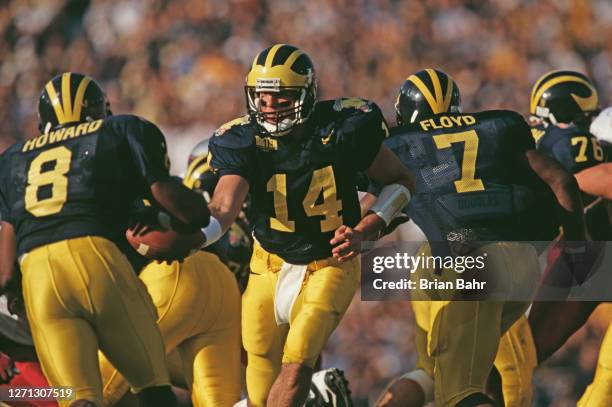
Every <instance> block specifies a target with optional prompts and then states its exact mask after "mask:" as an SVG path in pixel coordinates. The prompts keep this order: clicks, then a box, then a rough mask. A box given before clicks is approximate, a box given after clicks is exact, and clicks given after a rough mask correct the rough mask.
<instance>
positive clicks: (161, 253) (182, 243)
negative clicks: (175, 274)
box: [125, 229, 205, 260]
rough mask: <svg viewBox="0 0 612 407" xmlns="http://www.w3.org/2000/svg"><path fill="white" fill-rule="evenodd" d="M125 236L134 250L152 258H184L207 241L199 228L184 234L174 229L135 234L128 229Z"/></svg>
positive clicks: (152, 230)
mask: <svg viewBox="0 0 612 407" xmlns="http://www.w3.org/2000/svg"><path fill="white" fill-rule="evenodd" d="M125 237H126V238H127V240H128V242H130V245H131V246H132V247H133V248H134V250H136V251H137V252H138V253H139V254H140V255H142V256H144V257H146V258H148V259H152V260H182V259H183V258H185V257H187V256H189V255H190V254H193V253H195V252H196V251H197V250H198V249H199V248H200V247H201V246H202V245H203V244H204V241H205V238H204V235H203V234H202V232H200V231H199V230H198V231H196V232H193V233H190V234H183V233H178V232H175V231H173V230H157V229H151V230H149V231H147V232H146V233H144V234H139V235H135V234H134V230H133V229H128V230H126V232H125Z"/></svg>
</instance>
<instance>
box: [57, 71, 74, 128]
mask: <svg viewBox="0 0 612 407" xmlns="http://www.w3.org/2000/svg"><path fill="white" fill-rule="evenodd" d="M70 76H71V75H70V72H66V73H65V74H63V75H62V103H63V105H64V118H65V119H66V122H69V121H72V95H71V94H70ZM60 123H62V122H61V121H60Z"/></svg>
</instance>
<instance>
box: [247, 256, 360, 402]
mask: <svg viewBox="0 0 612 407" xmlns="http://www.w3.org/2000/svg"><path fill="white" fill-rule="evenodd" d="M359 264H360V263H359V259H358V258H355V259H352V260H350V261H348V262H345V263H338V262H337V261H336V260H334V259H333V258H328V259H324V260H317V261H313V262H311V263H310V264H309V265H308V268H307V271H306V277H305V278H304V282H303V283H302V287H301V290H300V292H299V295H298V296H297V298H296V300H295V303H294V305H293V308H292V310H291V317H290V321H289V324H283V325H280V326H279V325H277V323H276V320H275V317H274V296H275V290H276V283H277V281H278V274H279V271H280V269H281V267H282V265H283V260H282V259H281V258H280V257H278V256H276V255H274V254H271V253H268V252H266V251H265V250H264V249H263V248H261V246H259V245H257V244H255V247H254V250H253V257H252V258H251V273H252V274H251V275H250V276H249V284H248V286H247V288H246V291H245V292H244V294H243V296H242V341H243V344H244V348H245V350H246V351H247V355H248V364H247V373H246V375H247V391H248V395H249V401H250V402H251V403H252V404H253V405H254V406H257V407H259V406H265V405H266V399H267V397H268V393H269V392H270V388H271V387H272V384H274V381H275V380H276V377H277V376H278V374H279V372H280V368H281V364H282V363H298V364H303V365H306V366H310V367H314V365H315V363H316V360H317V358H318V357H319V355H320V353H321V351H322V350H323V347H324V346H325V343H326V342H327V339H328V338H329V336H330V335H331V333H332V332H333V330H334V329H335V328H336V326H337V325H338V323H339V322H340V320H341V319H342V316H343V315H344V313H345V312H346V309H347V308H348V306H349V304H350V303H351V301H352V299H353V297H354V295H355V291H356V290H357V286H358V285H359V281H360V267H359Z"/></svg>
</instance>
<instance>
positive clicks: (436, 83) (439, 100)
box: [426, 69, 444, 113]
mask: <svg viewBox="0 0 612 407" xmlns="http://www.w3.org/2000/svg"><path fill="white" fill-rule="evenodd" d="M426 71H427V73H428V74H429V77H430V78H431V83H432V84H433V87H434V92H435V94H436V110H437V111H436V110H434V113H442V112H443V111H444V110H443V107H444V99H443V96H442V84H441V83H440V77H439V76H438V73H437V72H436V71H434V70H433V69H426Z"/></svg>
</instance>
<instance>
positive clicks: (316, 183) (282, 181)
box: [266, 165, 342, 232]
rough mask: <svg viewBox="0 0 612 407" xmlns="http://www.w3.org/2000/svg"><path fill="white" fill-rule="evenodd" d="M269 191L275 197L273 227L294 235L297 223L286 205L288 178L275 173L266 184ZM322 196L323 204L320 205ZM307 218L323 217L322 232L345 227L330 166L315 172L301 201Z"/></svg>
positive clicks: (271, 222) (271, 219)
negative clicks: (291, 217)
mask: <svg viewBox="0 0 612 407" xmlns="http://www.w3.org/2000/svg"><path fill="white" fill-rule="evenodd" d="M266 188H267V191H268V192H272V193H273V194H274V214H275V215H276V216H275V217H273V218H270V227H271V228H272V229H274V230H278V231H281V232H295V221H293V220H290V219H289V209H288V205H287V175H286V174H274V175H273V176H272V177H271V178H270V179H269V180H268V183H267V184H266ZM321 193H322V194H323V202H321V203H318V204H317V200H318V198H319V196H320V195H321ZM302 205H303V207H304V212H306V215H307V216H324V218H323V220H321V232H331V231H333V230H336V229H337V228H339V227H340V226H342V215H340V211H341V210H342V201H341V200H340V199H337V191H336V180H335V178H334V169H333V168H332V166H331V165H328V166H327V167H324V168H319V169H318V170H314V171H313V173H312V179H311V180H310V187H308V192H307V193H306V196H305V197H304V201H303V202H302Z"/></svg>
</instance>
